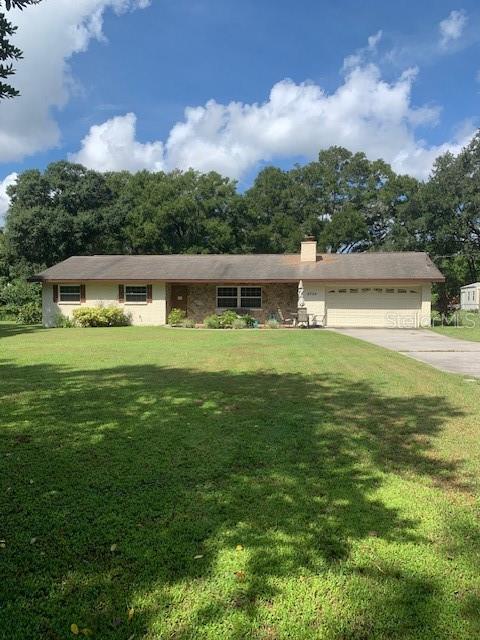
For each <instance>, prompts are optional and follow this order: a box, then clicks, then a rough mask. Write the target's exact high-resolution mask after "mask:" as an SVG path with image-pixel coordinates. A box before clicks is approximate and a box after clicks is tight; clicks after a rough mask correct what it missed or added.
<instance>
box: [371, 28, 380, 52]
mask: <svg viewBox="0 0 480 640" xmlns="http://www.w3.org/2000/svg"><path fill="white" fill-rule="evenodd" d="M382 35H383V31H382V30H381V29H380V31H377V33H375V34H374V35H373V36H369V38H368V48H369V49H376V48H377V44H378V43H379V42H380V40H381V39H382Z"/></svg>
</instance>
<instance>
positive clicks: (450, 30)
mask: <svg viewBox="0 0 480 640" xmlns="http://www.w3.org/2000/svg"><path fill="white" fill-rule="evenodd" d="M466 24H467V14H466V13H465V11H463V9H462V10H460V11H458V10H454V11H451V12H450V15H449V16H448V17H447V18H445V20H442V21H441V22H440V24H439V26H438V28H439V30H440V44H441V45H442V47H446V46H448V45H449V44H450V43H451V42H453V41H454V40H458V39H459V38H460V37H461V35H462V33H463V30H464V29H465V26H466Z"/></svg>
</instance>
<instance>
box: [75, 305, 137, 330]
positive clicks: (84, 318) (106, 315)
mask: <svg viewBox="0 0 480 640" xmlns="http://www.w3.org/2000/svg"><path fill="white" fill-rule="evenodd" d="M73 321H74V323H75V324H76V325H77V326H79V327H125V326H126V325H128V324H130V319H129V317H128V316H127V315H126V314H125V313H124V312H123V310H122V309H120V307H80V308H79V309H75V311H74V312H73Z"/></svg>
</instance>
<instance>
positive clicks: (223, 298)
mask: <svg viewBox="0 0 480 640" xmlns="http://www.w3.org/2000/svg"><path fill="white" fill-rule="evenodd" d="M261 307H262V288H261V287H217V308H218V309H261Z"/></svg>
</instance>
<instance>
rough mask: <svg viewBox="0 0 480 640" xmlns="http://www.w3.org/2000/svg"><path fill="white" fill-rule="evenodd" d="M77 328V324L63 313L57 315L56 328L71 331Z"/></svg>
mask: <svg viewBox="0 0 480 640" xmlns="http://www.w3.org/2000/svg"><path fill="white" fill-rule="evenodd" d="M74 326H75V322H74V321H73V320H72V319H71V318H69V317H68V316H65V315H63V313H59V314H57V316H56V317H55V327H56V328H57V329H71V328H72V327H74Z"/></svg>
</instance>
